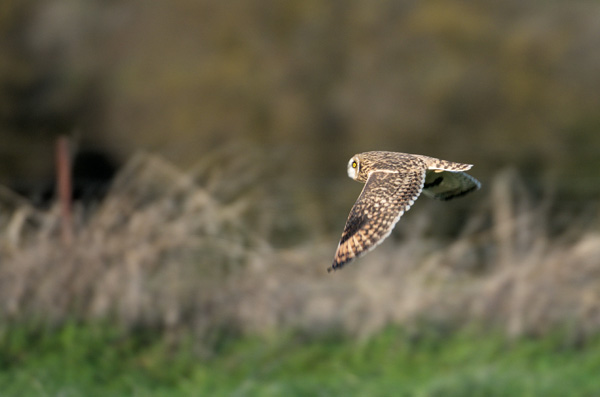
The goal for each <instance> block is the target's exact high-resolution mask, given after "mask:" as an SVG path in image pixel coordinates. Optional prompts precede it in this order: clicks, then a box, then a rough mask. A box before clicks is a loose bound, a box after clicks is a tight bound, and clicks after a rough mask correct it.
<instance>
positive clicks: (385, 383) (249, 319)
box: [0, 153, 600, 397]
mask: <svg viewBox="0 0 600 397" xmlns="http://www.w3.org/2000/svg"><path fill="white" fill-rule="evenodd" d="M224 157H225V158H226V159H230V160H229V161H230V163H225V162H223V161H217V160H214V161H213V160H210V159H209V160H210V161H209V160H207V164H208V167H204V168H203V167H199V168H198V169H196V170H195V171H193V172H189V173H188V172H183V171H181V170H179V169H178V168H177V167H174V166H173V165H171V164H170V163H168V162H166V161H164V160H162V159H161V158H158V157H155V156H148V155H144V154H140V155H138V156H136V157H134V158H133V159H132V160H131V161H130V162H129V163H128V165H127V166H126V167H125V168H124V169H123V170H121V172H120V173H119V175H118V176H117V178H116V180H115V181H114V183H113V185H112V186H111V189H110V191H109V192H108V195H107V197H106V198H105V199H104V200H103V201H102V202H101V203H99V204H98V206H97V207H92V208H90V209H87V210H86V211H83V209H82V208H78V209H76V211H75V214H74V215H75V219H77V221H76V222H74V225H73V226H72V232H73V239H74V241H73V242H71V243H68V242H65V241H63V240H62V239H61V236H62V234H61V233H60V232H61V230H62V229H61V225H62V223H61V217H60V212H59V211H57V210H56V209H57V208H58V207H57V206H53V207H52V208H49V209H48V210H40V209H36V208H34V207H32V206H31V205H30V204H28V203H26V202H25V203H24V202H22V200H19V199H17V198H15V197H14V195H12V194H9V193H8V192H5V193H4V196H5V197H4V201H5V202H6V203H7V208H8V209H7V210H5V211H4V213H5V214H10V216H6V217H0V286H1V287H2V288H0V397H1V396H11V395H14V396H24V395H25V396H107V395H108V396H154V395H164V396H173V395H182V396H219V395H221V396H229V395H234V396H270V395H271V396H280V395H286V396H287V395H299V396H301V395H307V396H315V395H317V396H318V395H323V396H329V395H331V396H338V395H359V396H378V395H380V396H389V395H406V396H595V395H600V376H598V374H599V373H600V316H599V313H600V292H599V291H600V277H599V276H598V275H599V274H600V266H599V264H600V233H599V231H598V230H600V229H598V226H599V225H600V224H599V223H598V222H599V220H598V219H599V216H598V214H597V211H596V210H595V209H594V208H590V209H587V210H585V211H583V210H582V212H581V213H580V215H579V217H575V216H569V217H568V218H566V219H567V220H568V224H567V225H566V226H565V227H563V228H561V227H559V226H560V224H561V222H560V219H561V218H560V216H559V215H560V214H561V213H560V212H559V213H558V214H557V213H556V211H553V209H552V208H553V207H552V203H551V202H550V201H548V202H545V201H543V202H537V201H535V200H534V198H533V197H532V195H531V194H529V193H527V189H526V187H525V184H523V183H522V182H520V179H519V178H518V176H517V175H516V174H515V173H514V172H502V173H499V174H498V175H497V176H496V178H495V179H494V180H493V181H490V182H489V189H488V191H487V192H482V195H483V194H485V195H484V196H483V197H482V198H481V200H482V201H481V204H480V205H476V206H475V205H474V207H473V208H472V209H471V210H470V211H469V215H468V216H465V217H464V218H463V220H462V221H461V223H460V225H461V226H460V227H458V229H457V231H455V235H454V236H453V237H452V238H451V239H446V238H444V237H443V233H441V235H438V236H437V237H436V236H435V235H432V234H431V232H430V230H433V229H437V228H439V227H440V222H438V220H437V217H436V213H437V212H436V211H438V210H440V211H441V210H442V209H443V211H445V212H452V211H451V210H452V209H453V208H454V209H455V210H457V211H458V209H459V207H451V204H448V205H446V204H447V203H435V202H431V203H428V202H427V201H425V200H422V201H419V202H418V203H416V204H415V207H420V208H415V211H411V212H410V213H409V214H407V215H406V217H404V218H403V222H402V224H400V225H399V226H398V227H397V228H396V229H397V230H396V231H395V235H394V236H392V237H391V238H390V239H389V241H386V243H385V244H382V246H381V247H379V248H378V249H377V250H375V251H374V252H372V253H370V254H369V255H368V256H366V257H365V258H362V259H361V260H360V262H358V263H356V264H354V265H353V266H351V267H350V266H349V267H348V268H347V269H344V271H341V272H336V273H335V274H332V275H328V274H327V272H326V271H325V268H326V266H328V265H329V263H330V260H331V255H332V254H333V248H334V247H335V244H336V243H337V241H338V240H337V239H338V237H339V236H338V235H337V232H336V233H335V235H334V236H331V235H330V234H329V233H327V232H325V231H322V232H317V231H315V232H313V237H312V238H308V237H307V240H302V239H301V238H299V237H297V238H298V239H299V240H301V241H297V242H296V243H295V244H290V245H286V244H280V245H278V244H277V243H276V242H275V241H274V240H273V238H272V236H275V235H282V234H284V233H282V232H281V231H282V230H288V229H289V233H291V234H297V235H300V234H302V233H300V232H299V231H298V230H302V228H301V227H300V228H299V229H296V228H295V227H294V225H302V224H303V223H302V222H309V220H310V219H314V216H312V217H311V215H310V214H311V211H312V210H310V209H302V210H298V211H294V210H293V208H295V207H294V206H293V205H292V206H290V208H288V207H286V206H285V205H284V206H281V203H282V202H283V203H285V202H286V201H285V200H284V199H283V198H286V197H288V196H286V194H283V193H281V194H280V195H273V196H270V195H268V194H266V192H264V191H263V190H261V189H257V188H256V186H260V184H255V183H251V182H252V181H253V180H262V179H261V178H262V177H259V176H257V175H262V174H261V173H260V171H259V170H256V169H255V168H254V166H253V165H252V164H260V162H259V161H254V160H253V158H252V157H243V156H233V155H231V153H225V155H224ZM211 164H227V167H218V169H217V170H212V171H211V168H210V165H211ZM215 173H216V174H215ZM215 175H216V176H215ZM222 175H225V176H226V177H223V176H222ZM228 175H229V176H231V177H227V176H228ZM236 178H237V179H236ZM253 178H258V179H253ZM223 180H226V181H228V183H227V184H223V183H222V182H221V181H223ZM0 193H1V192H0ZM289 203H292V202H289ZM8 204H10V206H9V205H8ZM438 204H440V205H439V206H438ZM442 204H443V206H442ZM308 207H310V206H308ZM308 207H302V208H308ZM444 208H445V209H444ZM272 211H282V212H281V213H280V214H281V216H274V214H273V213H272ZM284 212H285V213H284ZM584 218H585V219H584ZM281 220H284V221H285V222H286V223H284V224H280V223H278V222H279V221H281ZM557 225H558V226H557ZM291 240H293V239H291ZM489 330H495V331H494V332H493V333H490V332H489ZM561 330H562V331H561Z"/></svg>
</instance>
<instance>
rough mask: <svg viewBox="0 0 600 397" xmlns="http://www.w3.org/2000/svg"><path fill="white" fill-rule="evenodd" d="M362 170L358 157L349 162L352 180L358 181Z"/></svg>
mask: <svg viewBox="0 0 600 397" xmlns="http://www.w3.org/2000/svg"><path fill="white" fill-rule="evenodd" d="M359 169H360V163H359V161H358V158H357V157H356V156H354V157H352V158H351V159H350V161H348V168H347V170H348V176H349V177H350V178H352V179H356V177H357V176H358V170H359Z"/></svg>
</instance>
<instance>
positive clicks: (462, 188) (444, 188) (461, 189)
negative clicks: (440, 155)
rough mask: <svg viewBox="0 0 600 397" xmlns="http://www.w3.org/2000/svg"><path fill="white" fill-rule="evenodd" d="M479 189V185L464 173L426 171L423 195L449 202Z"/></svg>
mask: <svg viewBox="0 0 600 397" xmlns="http://www.w3.org/2000/svg"><path fill="white" fill-rule="evenodd" d="M480 187H481V183H479V181H478V180H477V179H475V178H473V177H472V176H471V175H469V174H467V173H464V172H452V171H440V170H427V173H426V175H425V185H424V186H423V194H424V195H426V196H427V197H431V198H434V199H438V200H451V199H453V198H456V197H461V196H464V195H465V194H467V193H470V192H472V191H474V190H477V189H479V188H480Z"/></svg>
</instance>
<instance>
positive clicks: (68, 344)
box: [0, 325, 600, 396]
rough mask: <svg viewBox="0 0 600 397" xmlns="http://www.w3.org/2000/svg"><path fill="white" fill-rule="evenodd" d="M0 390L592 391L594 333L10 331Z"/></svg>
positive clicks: (597, 385) (597, 386) (599, 380)
mask: <svg viewBox="0 0 600 397" xmlns="http://www.w3.org/2000/svg"><path fill="white" fill-rule="evenodd" d="M0 353H1V354H0V357H1V360H2V361H1V363H2V365H1V368H2V371H1V373H0V390H2V395H3V396H24V395H27V396H57V395H60V396H108V395H133V396H173V395H182V396H208V395H210V396H229V395H238V396H246V395H248V396H279V395H287V396H292V395H296V396H319V395H320V396H335V395H356V396H389V395H406V396H593V395H598V394H599V393H600V377H599V376H598V373H600V372H599V371H600V340H599V339H593V340H588V341H587V342H586V343H585V344H583V345H581V344H577V343H573V342H568V341H567V339H565V338H564V337H563V336H558V335H555V336H552V337H551V336H547V337H545V338H543V339H525V338H520V339H517V340H512V341H509V340H507V339H506V338H505V337H500V336H498V335H484V334H483V333H482V332H479V331H477V332H470V331H461V332H459V333H454V334H452V336H444V335H442V334H440V333H437V334H436V333H431V334H429V335H427V334H423V333H420V334H411V333H408V332H405V331H402V330H400V329H398V328H393V327H390V328H386V329H385V330H383V331H381V332H379V333H378V334H376V335H374V336H373V337H370V338H369V339H367V340H362V341H357V340H354V339H349V338H344V337H337V336H334V335H330V336H321V337H318V338H315V337H307V336H302V335H299V334H294V335H291V334H288V335H286V336H282V335H278V336H273V337H269V338H265V337H260V338H258V337H256V338H252V337H244V338H241V339H232V340H229V341H225V342H223V343H222V344H221V345H220V346H217V347H216V349H215V351H214V352H213V353H212V354H211V355H210V356H207V357H205V358H199V356H198V354H197V352H193V351H192V349H190V348H189V346H188V345H187V344H185V343H182V344H179V346H178V347H173V346H171V347H169V346H168V343H166V342H165V339H164V338H162V337H159V336H158V334H152V333H150V332H148V331H144V332H141V333H139V334H138V335H137V336H135V337H123V336H122V334H121V333H120V332H118V331H116V330H115V329H114V328H111V327H106V326H105V327H95V328H92V327H90V326H77V325H67V326H65V327H63V328H62V329H60V330H55V331H47V332H35V333H32V332H25V331H19V330H11V331H10V332H5V333H4V334H3V336H2V341H1V346H0Z"/></svg>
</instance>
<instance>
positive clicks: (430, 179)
mask: <svg viewBox="0 0 600 397" xmlns="http://www.w3.org/2000/svg"><path fill="white" fill-rule="evenodd" d="M471 167H472V166H471V165H470V164H461V163H455V162H452V161H446V160H440V159H436V158H433V157H428V156H422V155H417V154H406V153H396V152H380V151H377V152H365V153H360V154H357V155H355V156H354V157H352V158H351V159H350V161H349V162H348V176H349V177H350V178H352V179H354V180H356V181H359V182H363V183H364V184H365V186H364V188H363V190H362V192H361V193H360V196H358V199H357V200H356V203H354V206H353V207H352V209H351V210H350V215H349V216H348V220H347V221H346V226H345V227H344V232H343V233H342V237H341V239H340V243H339V244H338V248H337V251H336V253H335V258H334V260H333V264H332V265H331V267H330V268H328V269H327V271H331V270H336V269H339V268H341V267H342V266H344V265H345V264H346V263H348V262H350V261H351V260H353V259H355V258H357V257H359V256H361V255H363V254H365V253H367V252H368V251H370V250H372V249H373V248H375V247H376V246H377V245H378V244H380V243H381V242H382V241H383V240H384V239H385V238H386V237H387V236H389V235H390V233H391V232H392V229H393V228H394V226H395V225H396V223H397V222H398V220H399V219H400V217H401V216H402V215H403V214H404V213H405V212H406V211H408V210H409V209H410V207H411V206H412V205H413V204H414V202H415V200H416V199H417V197H419V195H420V194H421V192H423V194H425V195H426V196H429V197H432V198H435V199H439V200H450V199H453V198H455V197H460V196H463V195H465V194H467V193H469V192H471V191H474V190H477V189H479V187H480V186H481V185H480V183H479V181H477V179H475V178H473V177H472V176H470V175H468V174H466V173H464V172H463V171H466V170H468V169H470V168H471Z"/></svg>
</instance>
